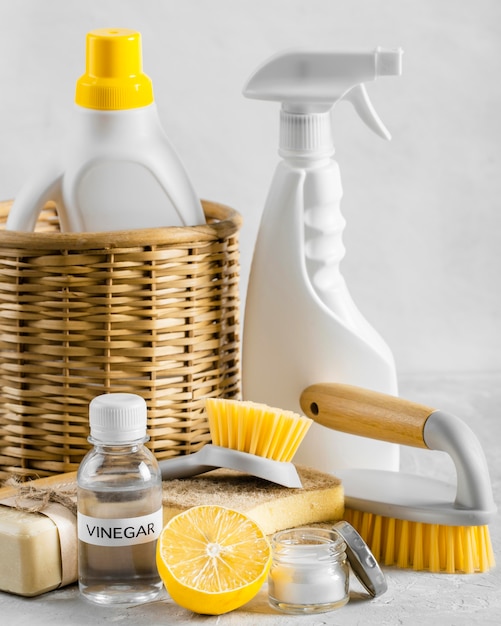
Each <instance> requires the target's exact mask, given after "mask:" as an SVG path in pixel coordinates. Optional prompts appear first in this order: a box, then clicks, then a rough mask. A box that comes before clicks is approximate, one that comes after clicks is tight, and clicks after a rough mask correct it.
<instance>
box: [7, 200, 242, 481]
mask: <svg viewBox="0 0 501 626" xmlns="http://www.w3.org/2000/svg"><path fill="white" fill-rule="evenodd" d="M8 208H9V203H0V388H1V398H0V479H5V478H8V477H10V476H12V475H16V476H18V477H20V478H22V479H25V478H28V477H35V476H46V475H51V474H55V473H60V472H66V471H72V470H75V469H76V468H77V467H78V464H79V462H80V460H81V459H82V457H83V455H84V454H85V453H86V451H87V450H88V448H89V444H88V442H87V437H88V434H89V430H88V405H89V402H90V400H91V399H92V398H93V397H94V396H96V395H98V394H101V393H106V392H118V391H121V392H130V393H137V394H139V395H141V396H143V397H144V399H145V400H146V402H147V405H148V434H149V436H150V441H149V443H148V445H149V447H150V448H151V449H152V450H153V451H154V452H155V454H156V456H157V458H158V459H163V458H168V457H170V456H176V455H179V454H185V453H189V452H194V451H195V450H197V449H199V448H200V447H201V446H202V445H203V444H204V443H206V442H207V441H209V439H210V436H209V431H208V426H207V421H206V418H205V414H204V398H205V397H206V396H216V397H230V398H231V397H238V396H239V394H240V367H239V366H240V363H239V293H238V283H239V248H238V232H239V228H240V222H241V220H240V216H239V214H238V213H236V212H235V211H233V210H231V209H228V208H227V207H223V206H221V205H217V204H214V203H208V202H204V210H205V213H206V217H207V221H208V224H207V225H202V226H200V227H191V228H163V229H148V230H144V231H128V232H125V231H124V232H121V233H96V234H89V233H83V234H81V235H78V234H76V233H60V232H58V221H57V216H56V213H55V211H54V209H52V208H50V207H49V206H48V207H46V208H45V209H44V211H43V212H42V214H41V216H40V219H39V222H38V225H37V232H35V233H14V232H9V231H5V229H4V226H5V221H6V216H7V213H8Z"/></svg>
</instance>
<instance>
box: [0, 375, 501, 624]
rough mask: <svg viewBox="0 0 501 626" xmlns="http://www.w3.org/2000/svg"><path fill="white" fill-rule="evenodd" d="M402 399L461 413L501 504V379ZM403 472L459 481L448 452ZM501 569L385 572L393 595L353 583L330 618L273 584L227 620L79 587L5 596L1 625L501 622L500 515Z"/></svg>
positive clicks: (410, 454)
mask: <svg viewBox="0 0 501 626" xmlns="http://www.w3.org/2000/svg"><path fill="white" fill-rule="evenodd" d="M400 395H402V396H403V397H406V398H408V399H411V400H415V401H417V402H423V403H425V404H427V405H429V406H435V407H437V408H440V409H442V410H444V411H448V412H452V413H455V414H456V415H457V416H458V417H460V418H461V419H462V420H463V421H465V422H466V423H467V424H469V425H470V426H471V427H472V428H473V430H474V431H475V433H476V434H477V436H478V438H479V440H480V442H481V444H482V446H483V448H484V451H485V454H486V457H487V462H488V465H489V471H490V475H491V481H492V486H493V491H494V498H495V500H496V503H497V504H498V506H499V503H500V502H501V461H500V458H499V456H500V455H499V450H500V449H501V414H500V413H501V374H492V373H491V374H485V375H480V374H474V375H458V374H451V375H445V374H440V375H431V374H430V375H421V376H406V377H403V378H401V380H400ZM402 468H403V469H405V471H411V472H416V473H424V474H429V475H433V476H437V477H439V478H446V479H447V478H449V479H451V480H452V479H454V469H453V465H452V463H451V462H450V459H449V457H447V455H445V454H444V453H441V452H429V451H423V450H415V449H410V448H402ZM489 530H490V535H491V539H492V543H493V547H494V553H495V555H496V557H497V560H498V566H497V567H496V568H494V569H492V570H491V571H490V572H487V573H481V574H472V575H457V574H456V575H446V574H430V573H427V572H414V571H412V570H403V569H396V568H383V569H384V572H385V574H386V577H387V581H388V591H387V592H386V593H385V594H384V595H382V596H380V597H379V598H376V599H374V600H369V599H368V597H367V596H366V595H365V594H364V592H363V590H362V588H361V587H360V585H359V584H358V582H357V581H356V580H352V584H351V594H350V602H349V603H348V604H347V605H346V606H344V607H342V608H341V609H338V610H336V611H332V612H330V613H323V614H318V615H310V616H291V615H283V614H279V613H277V612H275V611H274V610H273V609H272V608H271V607H270V606H269V605H268V600H267V593H266V586H264V587H263V588H262V589H261V591H260V593H259V594H258V595H257V597H256V598H254V599H253V600H252V601H251V602H249V603H248V604H247V605H246V606H244V607H242V608H241V609H239V610H236V611H233V612H232V613H228V614H225V615H221V616H201V615H195V614H193V613H191V612H189V611H187V610H185V609H182V608H180V607H179V606H177V605H176V604H174V603H173V602H172V600H170V598H169V597H168V596H167V594H166V593H165V592H163V595H162V596H161V598H160V599H159V600H157V601H155V602H152V603H150V604H146V605H139V606H125V607H119V608H117V607H110V608H108V607H99V606H93V605H91V604H89V603H87V602H85V601H83V600H82V599H81V598H80V597H79V593H78V588H77V586H76V585H71V586H69V587H65V588H62V589H59V590H56V591H52V592H50V593H47V594H45V595H43V596H39V597H36V598H22V597H18V596H14V595H9V594H7V593H2V592H0V622H1V623H2V624H5V625H7V624H8V625H9V626H17V625H21V624H22V625H23V626H25V625H26V624H30V625H31V626H33V625H35V624H50V625H53V626H57V625H59V624H61V625H63V624H64V626H67V625H68V624H72V625H73V626H78V625H80V624H134V625H135V626H142V625H145V626H146V625H147V626H155V625H157V624H159V625H160V624H184V625H188V624H189V625H190V626H191V625H194V624H207V625H210V624H214V625H216V624H217V625H218V626H230V625H234V626H238V625H240V624H252V625H261V626H268V625H269V626H280V625H286V624H287V625H290V624H298V626H302V625H303V624H304V625H308V626H321V625H328V624H332V625H336V624H339V625H341V624H342V625H343V626H350V625H359V624H360V625H365V624H378V625H386V624H388V625H399V624H411V625H412V624H420V625H425V624H434V625H440V626H462V625H470V624H473V623H481V624H500V623H501V584H500V583H501V557H500V554H501V523H500V519H499V514H497V515H496V516H495V517H494V519H493V520H492V522H491V523H490V524H489Z"/></svg>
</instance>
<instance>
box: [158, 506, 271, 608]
mask: <svg viewBox="0 0 501 626" xmlns="http://www.w3.org/2000/svg"><path fill="white" fill-rule="evenodd" d="M270 565H271V547H270V544H269V542H268V539H267V538H266V535H265V534H264V533H263V531H262V530H261V528H260V527H259V526H258V524H256V522H254V521H253V520H252V519H250V518H249V517H248V516H247V515H244V514H243V513H239V512H238V511H234V510H232V509H228V508H226V507H222V506H217V505H210V506H209V505H207V506H196V507H192V508H191V509H188V510H187V511H183V512H182V513H179V514H178V515H176V516H175V517H173V518H172V519H171V520H169V522H168V523H167V524H166V526H165V527H164V529H163V530H162V533H161V535H160V538H159V540H158V544H157V567H158V572H159V574H160V577H161V578H162V580H163V582H164V585H165V587H166V589H167V591H168V593H169V595H170V596H171V598H172V599H173V600H174V601H175V602H177V603H178V604H179V605H181V606H183V607H185V608H186V609H189V610H191V611H194V612H195V613H203V614H208V615H220V614H222V613H228V611H233V610H234V609H236V608H238V607H240V606H243V605H244V604H245V603H246V602H248V601H249V600H251V599H252V598H253V597H254V596H255V595H256V594H257V593H258V591H259V589H260V588H261V586H262V584H263V583H264V581H265V580H266V576H267V574H268V570H269V569H270Z"/></svg>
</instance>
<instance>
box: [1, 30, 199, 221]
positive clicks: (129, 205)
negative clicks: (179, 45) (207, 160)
mask: <svg viewBox="0 0 501 626" xmlns="http://www.w3.org/2000/svg"><path fill="white" fill-rule="evenodd" d="M75 103H76V105H75V112H74V117H73V119H72V124H71V128H70V131H69V133H68V137H66V138H65V139H64V141H63V147H62V150H61V153H60V154H57V155H55V156H54V157H53V158H52V160H51V161H49V162H48V163H47V164H46V166H45V168H43V171H40V172H39V173H38V174H37V175H36V176H35V177H34V179H33V180H30V181H28V183H27V184H26V185H25V186H24V188H22V189H21V191H20V193H19V194H18V195H17V197H16V199H15V201H14V203H13V205H12V208H11V210H10V213H9V217H8V220H7V228H8V229H10V230H33V229H34V227H35V224H36V220H37V217H38V214H39V213H40V210H41V209H42V207H43V206H44V204H45V203H46V202H48V201H49V200H52V201H54V202H55V204H56V207H57V211H58V215H59V220H60V223H61V230H63V231H76V232H79V231H88V232H91V231H109V230H121V229H133V228H153V227H157V226H193V225H196V224H202V223H204V222H205V217H204V213H203V209H202V206H201V203H200V201H199V199H198V198H197V195H196V194H195V191H194V189H193V187H192V185H191V183H190V181H189V179H188V176H187V174H186V171H185V169H184V167H183V165H182V164H181V161H180V160H179V158H178V156H177V154H176V153H175V151H174V149H173V147H172V146H171V144H170V143H169V141H168V139H167V137H166V136H165V133H164V131H163V129H162V127H161V125H160V121H159V118H158V114H157V109H156V104H155V102H154V97H153V87H152V83H151V80H150V78H149V77H148V76H147V75H146V74H144V73H143V71H142V52H141V35H140V33H138V32H135V31H132V30H128V29H98V30H95V31H92V32H90V33H88V34H87V54H86V72H85V74H84V75H83V76H81V77H80V79H79V80H78V81H77V86H76V95H75Z"/></svg>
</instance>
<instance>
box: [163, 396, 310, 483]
mask: <svg viewBox="0 0 501 626" xmlns="http://www.w3.org/2000/svg"><path fill="white" fill-rule="evenodd" d="M205 407H206V410H207V417H208V420H209V430H210V434H211V439H212V443H210V444H207V445H205V446H204V447H203V448H201V449H200V450H199V451H198V452H194V453H192V454H187V455H184V456H178V457H175V458H173V459H166V460H164V461H161V462H160V469H161V471H162V479H163V480H168V479H172V478H186V477H188V476H195V475H197V474H203V473H204V472H208V471H210V470H213V469H215V468H218V467H225V468H228V469H233V470H238V471H241V472H245V473H246V474H251V475H253V476H257V477H259V478H264V479H266V480H269V481H271V482H274V483H277V484H279V485H282V486H284V487H296V488H299V487H301V486H302V485H301V480H300V478H299V475H298V473H297V470H296V468H295V466H294V464H293V463H292V462H291V461H292V457H293V456H294V454H295V452H296V450H297V449H298V447H299V444H300V443H301V441H302V440H303V438H304V436H305V435H306V433H307V431H308V429H309V427H310V426H311V424H312V420H311V419H310V418H308V417H305V416H304V415H298V414H297V413H293V412H292V411H282V410H280V409H275V408H272V407H269V406H267V405H265V404H258V403H255V402H243V401H239V400H228V399H223V398H208V399H207V400H206V402H205Z"/></svg>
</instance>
